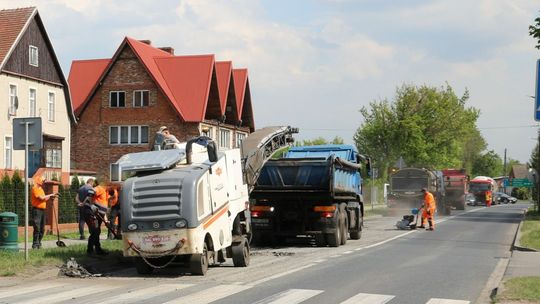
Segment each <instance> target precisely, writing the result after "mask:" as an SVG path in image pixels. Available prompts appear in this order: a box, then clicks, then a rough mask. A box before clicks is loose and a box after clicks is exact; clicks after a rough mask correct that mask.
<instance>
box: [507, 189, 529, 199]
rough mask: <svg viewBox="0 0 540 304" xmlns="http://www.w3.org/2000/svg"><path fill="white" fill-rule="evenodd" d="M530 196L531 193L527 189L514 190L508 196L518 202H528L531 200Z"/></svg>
mask: <svg viewBox="0 0 540 304" xmlns="http://www.w3.org/2000/svg"><path fill="white" fill-rule="evenodd" d="M530 194H531V192H530V191H529V189H528V188H514V189H512V193H511V194H510V195H512V196H513V197H515V198H517V199H520V200H528V199H530V198H531V196H530Z"/></svg>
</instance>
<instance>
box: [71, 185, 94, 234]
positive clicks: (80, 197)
mask: <svg viewBox="0 0 540 304" xmlns="http://www.w3.org/2000/svg"><path fill="white" fill-rule="evenodd" d="M93 188H94V178H93V177H90V178H88V179H87V180H86V184H84V185H82V186H81V187H80V188H79V190H78V191H77V195H76V196H75V202H76V203H77V209H78V211H79V239H80V240H84V239H85V237H84V224H85V222H86V221H85V220H84V214H83V213H84V212H83V211H84V208H83V204H84V203H83V202H84V199H86V196H88V190H90V189H93Z"/></svg>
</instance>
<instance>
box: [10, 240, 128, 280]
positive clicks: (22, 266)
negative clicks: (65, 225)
mask: <svg viewBox="0 0 540 304" xmlns="http://www.w3.org/2000/svg"><path fill="white" fill-rule="evenodd" d="M101 245H102V247H103V248H104V249H105V250H107V251H109V253H110V254H109V255H108V256H105V257H103V258H102V259H108V258H110V259H116V258H118V257H119V256H120V255H121V254H122V253H121V251H122V242H121V241H118V240H114V241H109V240H101ZM71 257H73V258H75V260H77V261H78V262H79V263H85V262H87V261H89V259H92V257H88V256H87V255H86V244H77V245H69V246H68V247H64V248H58V247H56V248H46V249H39V250H29V251H28V261H26V260H25V259H24V251H18V252H17V251H9V250H0V276H4V277H5V276H15V275H32V274H35V273H38V272H40V271H41V270H42V268H43V267H49V268H50V267H59V266H61V265H62V264H64V263H65V262H66V261H67V260H68V259H69V258H71Z"/></svg>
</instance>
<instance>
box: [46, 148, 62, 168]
mask: <svg viewBox="0 0 540 304" xmlns="http://www.w3.org/2000/svg"><path fill="white" fill-rule="evenodd" d="M45 153H46V154H45V167H46V168H62V150H59V149H47V150H45Z"/></svg>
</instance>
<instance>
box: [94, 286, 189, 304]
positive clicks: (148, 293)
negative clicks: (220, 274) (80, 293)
mask: <svg viewBox="0 0 540 304" xmlns="http://www.w3.org/2000/svg"><path fill="white" fill-rule="evenodd" d="M191 286H193V284H160V285H157V286H151V287H147V288H143V289H136V290H132V291H128V292H125V293H122V294H119V295H117V296H114V297H110V298H107V299H106V300H103V301H100V303H101V304H106V303H126V302H129V301H142V300H146V299H150V298H153V297H158V296H160V295H162V294H165V293H168V292H172V291H176V290H179V289H184V288H188V287H191Z"/></svg>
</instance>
